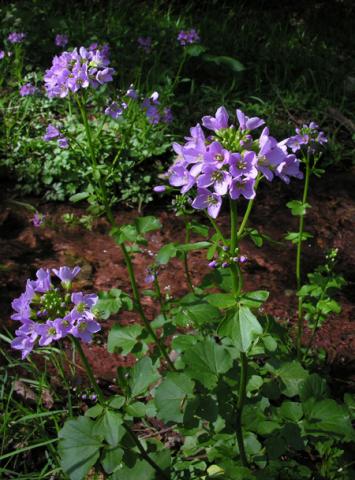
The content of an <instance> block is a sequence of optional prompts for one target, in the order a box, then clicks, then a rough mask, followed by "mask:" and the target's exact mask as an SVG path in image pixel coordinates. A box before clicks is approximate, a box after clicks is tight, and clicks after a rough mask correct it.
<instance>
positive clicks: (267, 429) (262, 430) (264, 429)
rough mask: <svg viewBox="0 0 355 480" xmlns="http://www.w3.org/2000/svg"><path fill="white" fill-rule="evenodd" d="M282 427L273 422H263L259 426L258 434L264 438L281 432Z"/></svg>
mask: <svg viewBox="0 0 355 480" xmlns="http://www.w3.org/2000/svg"><path fill="white" fill-rule="evenodd" d="M280 428H281V425H280V424H279V423H277V422H274V421H272V420H263V421H261V422H258V424H257V430H256V431H257V433H258V434H259V435H262V436H268V435H270V434H271V433H272V432H274V431H275V430H280Z"/></svg>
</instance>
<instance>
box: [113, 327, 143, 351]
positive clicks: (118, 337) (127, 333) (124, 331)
mask: <svg viewBox="0 0 355 480" xmlns="http://www.w3.org/2000/svg"><path fill="white" fill-rule="evenodd" d="M142 331H143V327H142V326H141V325H129V326H127V327H121V326H120V325H114V326H113V327H112V328H111V330H110V332H109V334H108V341H107V350H108V351H109V352H110V353H115V352H118V353H122V354H123V355H127V354H128V353H130V352H131V351H132V350H133V348H134V347H135V345H136V344H137V337H139V335H140V334H141V333H142Z"/></svg>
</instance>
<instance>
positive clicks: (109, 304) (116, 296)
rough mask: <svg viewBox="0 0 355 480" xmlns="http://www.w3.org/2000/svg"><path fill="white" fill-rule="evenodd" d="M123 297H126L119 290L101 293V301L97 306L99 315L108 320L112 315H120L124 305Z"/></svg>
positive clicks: (114, 289)
mask: <svg viewBox="0 0 355 480" xmlns="http://www.w3.org/2000/svg"><path fill="white" fill-rule="evenodd" d="M122 295H126V294H124V293H123V292H122V290H119V289H118V288H113V289H112V290H110V291H109V292H100V294H99V300H98V302H97V303H96V305H95V310H97V311H98V315H99V316H100V317H101V318H103V319H104V320H107V319H108V318H109V317H110V316H111V315H113V314H115V313H118V312H119V311H120V309H121V307H122V305H123V301H122Z"/></svg>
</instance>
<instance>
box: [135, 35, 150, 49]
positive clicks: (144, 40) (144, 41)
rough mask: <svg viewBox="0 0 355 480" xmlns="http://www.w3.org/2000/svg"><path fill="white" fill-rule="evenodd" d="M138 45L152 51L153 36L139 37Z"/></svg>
mask: <svg viewBox="0 0 355 480" xmlns="http://www.w3.org/2000/svg"><path fill="white" fill-rule="evenodd" d="M137 43H138V46H139V48H140V49H141V50H143V51H144V52H145V53H150V51H151V49H152V38H151V37H138V38H137Z"/></svg>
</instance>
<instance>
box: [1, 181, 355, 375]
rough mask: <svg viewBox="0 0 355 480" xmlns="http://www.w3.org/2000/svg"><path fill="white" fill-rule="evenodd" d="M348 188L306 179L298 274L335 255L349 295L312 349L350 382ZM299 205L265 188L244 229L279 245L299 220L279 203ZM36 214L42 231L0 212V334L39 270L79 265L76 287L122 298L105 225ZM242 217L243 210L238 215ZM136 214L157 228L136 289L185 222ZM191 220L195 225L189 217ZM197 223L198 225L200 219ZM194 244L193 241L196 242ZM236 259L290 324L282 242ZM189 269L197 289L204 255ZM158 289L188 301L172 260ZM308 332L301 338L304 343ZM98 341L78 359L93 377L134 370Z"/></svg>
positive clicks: (138, 260) (139, 264)
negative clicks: (42, 219)
mask: <svg viewBox="0 0 355 480" xmlns="http://www.w3.org/2000/svg"><path fill="white" fill-rule="evenodd" d="M354 187H355V184H354V182H352V181H351V176H350V175H349V173H341V174H339V173H332V174H329V173H328V174H327V176H326V177H324V178H322V179H313V185H312V193H311V195H310V199H309V202H310V203H311V205H312V208H311V210H310V211H309V214H308V215H307V217H306V230H307V231H309V232H311V233H312V234H313V235H314V237H313V238H312V239H311V241H309V242H306V243H305V244H304V253H303V271H304V273H307V272H310V271H312V270H313V269H314V268H315V267H316V266H317V265H319V264H321V263H323V262H324V255H325V253H326V252H327V251H328V250H329V249H330V248H338V249H339V255H338V259H339V261H338V266H337V269H338V270H339V272H341V273H342V274H343V276H344V277H345V279H346V280H347V282H348V283H347V286H346V287H345V288H344V289H343V290H342V292H341V293H340V295H339V296H338V300H339V302H340V303H341V305H342V312H341V313H340V314H339V315H337V316H331V317H330V318H329V320H328V322H327V323H326V324H325V325H324V326H323V327H322V329H321V330H320V331H319V333H318V335H317V338H316V342H317V346H318V347H323V348H324V349H325V350H326V351H327V353H328V362H329V364H330V365H331V368H332V372H333V374H334V375H335V376H341V377H342V378H346V379H347V382H348V381H349V379H350V378H349V375H350V377H351V368H352V367H353V366H354V363H355V328H354V311H355V308H354V302H353V301H354V297H353V296H352V295H353V290H352V287H353V284H354V265H355V252H354V245H353V241H352V240H353V231H354V228H353V226H354V219H355V200H354V198H353V196H352V193H353V191H354ZM294 198H300V185H299V184H297V182H293V184H291V185H290V186H285V185H283V184H281V183H280V182H274V183H273V184H267V185H264V187H263V188H262V189H261V192H260V193H259V194H258V201H257V202H256V205H255V208H254V211H253V213H252V216H251V223H252V225H254V226H255V227H257V228H258V229H259V230H260V231H261V232H263V233H265V234H267V235H270V236H271V237H272V238H273V239H274V240H282V237H283V235H284V234H285V233H286V232H288V231H295V230H296V229H297V217H292V216H291V215H290V213H289V210H288V209H287V208H286V206H285V205H286V203H287V201H289V200H291V199H294ZM38 208H39V210H40V211H41V212H43V213H45V214H46V216H47V220H48V222H47V225H46V226H45V227H44V228H37V229H36V228H34V227H33V226H32V224H31V223H30V218H31V215H30V214H29V213H28V211H26V210H25V209H19V208H16V209H15V208H14V207H13V206H10V204H4V208H3V209H2V210H0V267H1V276H0V288H1V294H0V319H1V320H2V323H3V325H6V326H7V327H9V326H10V327H12V328H13V326H14V322H12V321H11V320H9V316H10V313H11V305H10V304H11V300H12V298H14V297H16V296H18V295H19V294H20V293H21V291H22V289H23V286H24V284H25V282H26V279H27V278H29V277H33V276H34V273H35V271H36V269H38V268H39V267H47V268H51V267H58V266H60V265H80V266H81V267H82V271H81V274H80V276H79V279H78V282H77V286H78V287H80V288H83V289H85V290H87V291H98V290H107V289H110V288H112V287H117V288H121V289H122V290H125V291H129V281H128V275H127V271H126V268H125V265H124V261H123V258H122V255H121V253H120V250H119V248H118V246H117V245H115V243H114V241H113V240H112V239H111V238H110V237H109V236H108V234H107V233H108V229H109V228H108V225H107V223H106V222H105V221H104V220H103V219H100V220H97V221H96V223H95V224H94V228H93V230H92V231H88V230H85V229H84V228H81V227H77V226H76V227H71V226H68V225H66V224H65V223H64V222H63V220H62V215H63V214H64V213H67V212H71V213H74V214H75V215H81V214H84V213H85V210H84V209H83V208H76V207H73V206H70V205H66V204H61V205H58V204H43V205H40V206H38ZM241 208H242V207H241ZM144 214H154V215H156V216H158V217H159V218H160V220H161V222H162V224H163V228H162V229H161V230H160V231H158V232H153V233H152V234H150V235H149V245H148V247H147V249H146V251H145V253H142V254H138V255H136V256H135V258H134V266H135V269H136V274H137V279H138V283H139V286H140V287H141V288H144V287H145V283H144V279H145V276H146V268H147V266H148V265H150V263H151V262H152V257H151V255H150V252H149V251H152V252H154V253H155V252H157V251H158V250H159V249H160V248H161V247H162V246H163V245H164V244H165V243H168V242H171V241H177V242H184V228H183V222H182V220H181V219H179V218H178V217H175V216H174V214H173V213H172V212H167V208H166V207H165V206H163V205H162V206H161V207H159V206H157V207H155V208H149V209H147V210H146V211H145V212H144ZM136 216H137V212H135V211H118V212H117V214H116V219H117V221H118V222H119V223H120V224H124V223H129V222H130V221H132V220H133V219H134V218H135V217H136ZM196 218H197V217H196ZM201 221H202V222H205V220H204V219H203V218H202V217H201ZM219 223H220V226H221V228H222V230H223V231H225V232H226V233H227V232H228V224H229V220H228V215H227V213H223V214H222V215H221V216H220V218H219ZM196 239H197V237H196ZM242 247H243V253H244V254H246V255H247V256H248V258H249V262H248V263H247V264H246V265H245V267H244V270H245V289H247V290H248V289H250V290H255V289H266V290H269V291H270V292H271V293H270V298H269V300H268V302H267V303H266V306H265V311H267V312H268V313H270V314H273V315H274V316H276V317H277V318H278V319H280V321H282V322H290V323H294V321H295V316H296V315H295V310H296V309H295V307H296V299H295V278H294V261H295V247H294V246H292V245H290V244H289V243H286V242H284V243H283V244H282V245H279V244H274V243H273V244H270V243H267V244H265V245H264V246H263V248H261V249H259V248H257V247H256V246H255V245H254V244H252V243H251V242H250V241H249V240H246V241H244V242H243V245H242ZM189 265H190V270H191V274H192V278H193V282H194V284H195V285H198V283H199V282H200V280H201V279H202V277H203V276H204V275H205V274H206V273H207V272H208V271H209V269H208V267H207V262H206V260H205V257H204V254H203V253H202V252H193V253H192V254H190V257H189ZM159 281H160V285H161V288H162V289H164V288H168V287H170V288H171V293H172V295H174V296H175V295H176V296H179V295H182V294H184V293H186V292H187V290H188V288H187V283H186V280H185V278H184V272H183V268H182V265H181V262H180V261H179V260H176V259H174V260H173V261H172V262H171V263H170V264H169V265H168V266H166V267H165V268H163V269H162V271H161V273H160V275H159ZM143 303H144V306H145V308H146V312H147V316H148V317H149V318H151V319H153V318H154V316H155V315H156V313H157V312H158V306H157V305H155V304H154V302H153V301H152V300H151V298H149V297H144V298H143ZM117 321H118V322H119V323H120V324H122V325H125V324H128V323H132V322H135V321H137V317H136V315H135V314H134V313H131V312H122V313H120V314H118V315H117V316H116V317H113V318H111V319H110V320H107V321H104V322H103V327H104V330H105V331H107V330H108V329H109V328H110V326H111V325H112V324H113V323H115V322H117ZM307 334H308V331H307V330H306V331H305V336H307ZM105 338H106V336H105V335H103V336H102V337H101V340H100V339H99V340H98V341H97V342H95V343H93V344H91V345H88V346H87V347H86V348H85V350H86V353H87V355H88V357H89V359H90V360H91V362H92V364H93V365H94V369H95V373H96V374H97V375H98V376H100V377H101V378H103V379H105V380H108V381H112V380H113V379H114V377H115V372H116V368H117V367H118V366H120V365H130V364H132V360H133V358H132V357H131V356H128V357H122V356H119V355H111V354H108V353H107V352H106V346H105Z"/></svg>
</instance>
